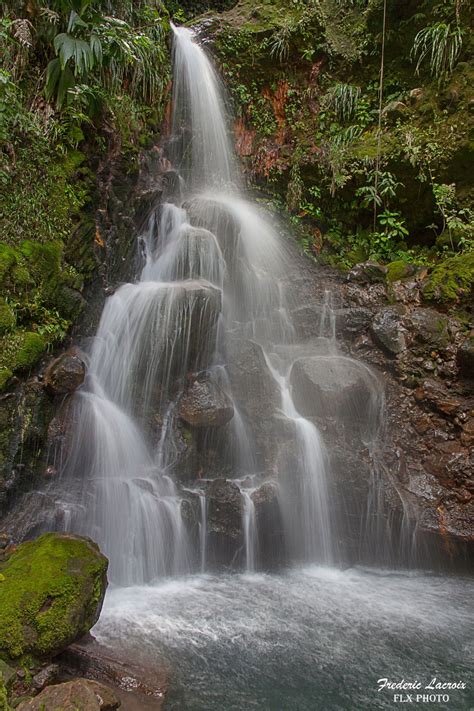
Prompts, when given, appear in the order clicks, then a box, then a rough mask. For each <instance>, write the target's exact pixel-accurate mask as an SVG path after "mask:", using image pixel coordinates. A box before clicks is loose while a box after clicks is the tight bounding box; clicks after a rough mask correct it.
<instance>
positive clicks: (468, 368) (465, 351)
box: [457, 331, 474, 378]
mask: <svg viewBox="0 0 474 711" xmlns="http://www.w3.org/2000/svg"><path fill="white" fill-rule="evenodd" d="M457 363H458V366H459V371H460V373H461V375H462V376H463V377H464V378H474V331H471V333H470V335H469V336H468V337H467V338H466V340H465V341H464V343H463V344H462V345H461V347H460V348H459V350H458V352H457Z"/></svg>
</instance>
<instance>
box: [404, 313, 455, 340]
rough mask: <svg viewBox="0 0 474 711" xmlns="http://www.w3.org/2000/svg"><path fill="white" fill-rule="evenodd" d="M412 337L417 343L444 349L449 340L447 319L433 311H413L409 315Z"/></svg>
mask: <svg viewBox="0 0 474 711" xmlns="http://www.w3.org/2000/svg"><path fill="white" fill-rule="evenodd" d="M410 321H411V324H412V329H413V336H414V339H415V341H417V342H418V343H422V344H426V345H428V346H430V347H432V348H445V347H446V346H447V345H448V343H449V340H450V337H449V332H448V319H447V317H446V316H444V315H443V314H440V313H439V312H438V311H435V310H434V309H422V308H418V309H414V310H413V311H412V312H411V314H410Z"/></svg>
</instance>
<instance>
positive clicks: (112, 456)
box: [64, 28, 335, 584]
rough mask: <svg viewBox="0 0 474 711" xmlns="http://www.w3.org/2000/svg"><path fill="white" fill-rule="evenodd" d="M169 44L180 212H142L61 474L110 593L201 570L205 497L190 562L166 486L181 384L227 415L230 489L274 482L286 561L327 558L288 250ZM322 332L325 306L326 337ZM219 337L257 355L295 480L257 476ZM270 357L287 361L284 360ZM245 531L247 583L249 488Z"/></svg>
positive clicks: (317, 444) (173, 474) (328, 537)
mask: <svg viewBox="0 0 474 711" xmlns="http://www.w3.org/2000/svg"><path fill="white" fill-rule="evenodd" d="M174 33H175V45H174V67H175V71H174V94H173V106H174V114H173V116H174V120H173V131H172V137H171V148H170V150H171V152H172V153H173V155H174V161H175V166H176V168H177V169H178V170H179V171H182V173H183V174H184V178H185V181H184V183H183V181H181V182H179V185H180V191H179V193H180V194H179V195H177V196H175V200H176V201H177V202H180V203H181V204H180V205H177V204H174V203H165V204H163V205H161V206H159V207H158V208H157V211H155V212H153V213H152V215H151V217H150V221H149V226H148V230H147V231H146V233H145V234H144V235H143V236H142V244H143V246H144V266H143V269H142V272H141V276H140V279H139V280H138V281H137V282H136V283H134V284H125V285H123V286H121V287H120V288H119V289H118V290H117V291H116V292H115V294H114V295H113V296H112V297H110V298H109V299H108V301H107V303H106V306H105V308H104V311H103V314H102V318H101V321H100V325H99V328H98V332H97V336H96V338H95V341H94V345H93V348H92V352H91V356H90V363H89V368H88V375H87V380H86V382H85V384H84V386H83V388H82V390H81V392H80V393H79V394H78V396H77V398H76V413H75V419H76V421H77V423H78V427H77V431H76V434H75V437H74V439H73V441H72V443H71V445H70V449H69V451H68V453H67V458H66V461H65V465H64V478H65V480H66V481H72V480H73V481H76V482H77V481H80V480H81V479H82V491H81V493H80V501H81V506H80V508H79V509H78V515H77V516H76V517H74V516H73V517H72V519H71V521H70V524H69V527H70V528H71V529H73V530H78V531H81V532H84V533H88V534H90V535H91V536H92V537H93V538H94V539H96V540H97V541H98V542H99V544H100V545H101V546H102V548H103V549H104V551H105V553H106V554H107V555H108V556H109V558H110V573H111V577H112V579H113V580H114V581H115V582H118V583H121V584H131V583H137V582H143V581H146V580H152V579H155V578H157V577H162V576H165V575H170V574H177V573H186V572H189V571H190V570H192V569H196V567H197V559H199V561H200V566H199V567H200V568H201V570H203V569H204V568H205V566H206V565H207V561H208V550H207V545H208V542H207V503H206V499H205V498H201V499H200V506H201V509H200V522H199V524H198V527H199V530H200V534H199V536H198V538H199V542H198V546H197V547H198V548H199V555H195V549H196V545H195V542H193V541H191V540H190V532H189V530H188V526H187V525H186V521H185V518H184V517H183V505H185V503H186V502H185V498H186V492H184V491H183V490H181V489H180V488H179V485H177V484H176V482H177V480H178V479H179V475H180V471H178V470H179V467H180V464H179V447H180V441H179V435H180V430H179V403H180V399H181V398H182V396H183V393H184V391H185V389H186V378H187V377H188V375H187V374H188V373H190V372H193V373H199V372H203V371H205V372H207V374H208V375H209V374H210V377H211V379H212V378H213V381H214V386H216V387H219V388H220V389H222V390H223V391H224V392H225V395H226V397H227V398H228V400H229V401H230V402H231V404H232V410H233V417H232V421H231V422H230V423H229V425H228V426H227V430H226V434H225V433H224V435H222V434H221V435H220V437H221V439H222V437H224V439H225V438H227V443H226V444H225V448H226V449H227V450H228V452H227V458H226V461H227V465H228V469H229V473H230V474H231V476H232V472H233V475H234V476H235V477H238V476H242V475H244V476H247V477H252V478H255V477H256V478H257V479H258V478H260V480H261V481H265V480H266V479H271V480H276V481H277V485H278V487H279V495H278V500H279V502H280V508H281V518H282V521H283V526H284V532H285V541H284V545H285V548H286V549H287V554H288V557H289V558H290V559H293V560H298V559H299V560H319V561H322V562H329V561H331V560H333V559H334V558H335V552H334V534H333V533H332V531H331V528H332V526H333V522H331V516H330V512H329V502H328V494H327V487H326V476H327V471H326V470H327V457H326V455H325V447H324V444H323V440H322V437H321V435H320V433H319V432H318V429H317V427H316V425H315V424H314V423H313V422H311V421H310V420H309V419H306V418H305V417H304V416H302V414H301V413H299V412H298V410H297V408H296V407H295V404H294V402H293V395H292V391H293V387H292V385H291V384H290V372H291V366H292V361H293V360H294V359H295V357H296V354H297V351H296V350H295V347H294V341H295V331H294V327H293V324H292V320H291V316H290V312H289V306H288V303H287V298H286V288H285V284H284V280H285V273H286V269H287V254H286V250H285V248H284V246H283V245H282V243H281V240H280V239H279V237H278V235H277V234H276V232H275V230H274V229H273V228H272V227H271V226H270V224H269V222H268V221H267V220H266V219H265V218H264V217H263V216H262V215H261V214H259V211H258V210H257V209H256V208H255V207H253V206H252V205H251V204H249V203H248V202H246V201H244V200H243V199H242V198H241V197H240V196H239V195H238V193H237V188H236V185H237V184H238V183H239V182H240V179H239V176H238V171H237V170H236V166H235V159H234V156H233V153H232V151H231V149H230V142H229V138H228V134H227V128H226V122H225V117H224V102H223V100H222V92H221V90H220V87H219V82H218V78H217V76H216V74H215V72H214V70H213V68H212V66H211V64H210V63H209V61H208V59H207V58H206V56H205V54H204V52H203V51H202V49H201V48H200V47H199V46H198V44H197V43H196V42H195V41H194V38H193V35H192V32H191V31H190V30H187V29H176V28H175V29H174ZM217 186H219V190H218V191H217V190H216V188H217ZM223 186H226V187H225V191H223V190H222V188H223ZM198 189H200V190H201V192H199V191H198ZM183 195H184V199H183ZM330 319H331V316H330V309H329V302H328V301H327V303H326V305H325V307H324V312H323V317H322V319H321V329H322V330H321V333H322V334H323V331H324V329H325V325H326V321H327V322H328V323H330ZM332 335H333V334H329V336H330V337H332ZM229 339H230V340H231V341H232V339H234V340H235V339H250V341H251V342H252V343H253V344H255V345H256V346H258V348H260V350H261V354H262V358H263V364H262V368H263V370H264V371H265V373H264V375H265V377H268V378H269V380H270V381H271V383H272V387H273V389H274V390H275V394H276V397H275V400H274V402H273V403H272V404H271V405H270V407H269V409H268V410H267V412H266V413H265V416H266V417H268V418H269V419H271V418H275V419H276V420H279V421H280V422H283V423H284V426H285V427H286V428H287V430H288V431H290V432H291V439H292V442H293V445H292V446H293V450H294V461H295V462H297V464H296V467H295V469H294V470H293V469H292V467H291V465H290V464H289V463H288V462H285V458H284V457H281V458H280V459H278V458H277V460H275V461H274V462H273V465H272V467H271V468H270V470H269V471H265V469H264V467H263V471H262V462H261V461H260V462H258V461H257V460H256V458H255V456H254V455H253V449H254V448H255V446H254V444H253V441H252V431H253V429H254V422H253V421H252V417H251V416H249V413H248V412H246V403H245V398H244V399H242V397H241V393H240V392H239V391H240V387H239V385H237V389H236V386H235V383H232V382H231V380H232V379H231V378H229V377H228V375H227V372H226V371H227V365H226V364H227V363H228V362H229V361H231V360H232V358H231V357H230V356H229V347H228V344H229ZM277 347H285V348H286V349H287V353H286V356H285V357H284V358H282V357H280V356H279V355H278V354H277V353H276V352H275V349H276V348H277ZM230 365H232V364H231V363H230ZM234 390H236V392H235V393H234ZM212 432H213V430H212V429H211V430H210V433H209V434H208V440H206V441H210V440H209V438H210V439H211V440H212ZM201 496H204V497H205V492H202V494H201ZM203 502H204V503H203ZM203 507H205V508H203ZM241 520H242V533H241V535H242V554H241V559H242V561H243V564H244V567H246V568H247V569H248V570H253V569H254V568H255V561H256V558H257V545H258V544H257V540H258V530H257V529H258V521H257V514H256V509H255V505H254V501H253V499H252V496H251V491H249V490H248V489H247V488H242V494H241ZM193 551H194V552H193ZM193 556H194V559H195V560H194V562H193Z"/></svg>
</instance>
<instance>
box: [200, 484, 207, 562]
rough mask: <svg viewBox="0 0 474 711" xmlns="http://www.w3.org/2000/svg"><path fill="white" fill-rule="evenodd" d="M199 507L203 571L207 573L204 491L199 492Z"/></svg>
mask: <svg viewBox="0 0 474 711" xmlns="http://www.w3.org/2000/svg"><path fill="white" fill-rule="evenodd" d="M199 507H200V511H201V520H200V521H199V549H200V554H201V573H205V572H206V569H207V498H206V494H205V492H203V491H200V492H199Z"/></svg>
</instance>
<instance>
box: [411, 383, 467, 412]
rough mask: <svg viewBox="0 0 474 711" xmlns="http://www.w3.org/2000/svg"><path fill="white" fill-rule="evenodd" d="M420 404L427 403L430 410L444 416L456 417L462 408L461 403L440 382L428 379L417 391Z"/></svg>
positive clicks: (416, 394)
mask: <svg viewBox="0 0 474 711" xmlns="http://www.w3.org/2000/svg"><path fill="white" fill-rule="evenodd" d="M415 398H416V399H417V400H418V401H419V402H423V401H426V403H427V404H428V405H429V407H430V408H432V409H434V410H435V411H437V412H439V413H440V414H442V415H448V416H451V415H456V414H457V413H458V412H459V410H460V408H461V401H460V399H459V398H458V397H456V396H455V395H454V394H453V393H450V392H449V390H448V389H447V388H446V387H445V386H444V385H443V384H442V383H441V382H439V381H437V380H432V379H427V380H425V381H424V382H423V383H422V385H421V386H420V387H419V388H418V389H417V390H416V391H415Z"/></svg>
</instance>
